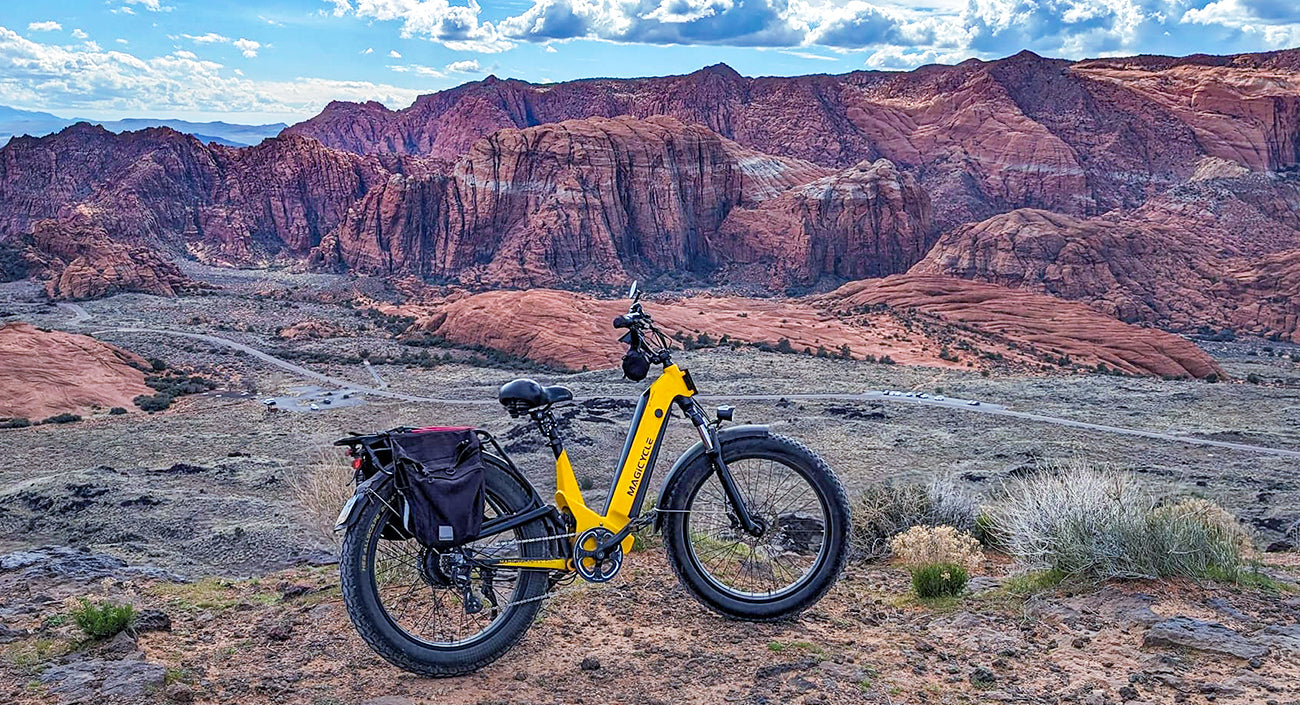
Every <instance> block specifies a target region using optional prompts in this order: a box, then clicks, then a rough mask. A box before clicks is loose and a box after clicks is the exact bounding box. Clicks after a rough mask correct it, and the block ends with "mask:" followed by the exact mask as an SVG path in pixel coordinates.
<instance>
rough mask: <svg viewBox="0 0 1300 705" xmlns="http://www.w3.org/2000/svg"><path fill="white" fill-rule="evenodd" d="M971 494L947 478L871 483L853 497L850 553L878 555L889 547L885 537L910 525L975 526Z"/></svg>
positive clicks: (889, 537) (892, 535)
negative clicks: (924, 481) (852, 550)
mask: <svg viewBox="0 0 1300 705" xmlns="http://www.w3.org/2000/svg"><path fill="white" fill-rule="evenodd" d="M976 512H977V509H976V501H975V497H973V496H972V495H970V494H968V493H966V492H964V491H963V490H961V489H960V488H959V487H957V485H956V483H954V482H953V481H952V480H951V479H950V478H936V479H934V480H931V481H930V482H928V483H906V484H894V483H882V484H879V485H872V486H870V487H868V488H867V489H866V490H864V491H863V492H862V493H861V494H859V495H858V496H857V497H856V498H855V499H854V506H853V533H852V535H851V541H852V544H853V549H854V553H856V554H857V555H858V556H860V557H864V558H880V557H882V556H885V555H887V554H888V553H889V551H890V546H889V540H890V539H891V538H893V537H894V536H896V535H897V534H901V533H903V532H904V531H907V530H908V529H910V528H912V527H914V526H940V525H947V526H953V527H956V528H958V529H962V530H965V531H970V530H972V529H974V528H975V517H976Z"/></svg>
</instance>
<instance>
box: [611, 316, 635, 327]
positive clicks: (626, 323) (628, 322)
mask: <svg viewBox="0 0 1300 705" xmlns="http://www.w3.org/2000/svg"><path fill="white" fill-rule="evenodd" d="M633 325H635V323H634V322H633V320H632V317H631V316H619V317H618V318H615V319H614V327H615V328H631V327H632V326H633Z"/></svg>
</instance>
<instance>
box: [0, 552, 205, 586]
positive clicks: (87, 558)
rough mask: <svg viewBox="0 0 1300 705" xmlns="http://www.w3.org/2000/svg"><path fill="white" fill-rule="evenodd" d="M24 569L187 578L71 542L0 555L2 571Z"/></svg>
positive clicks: (57, 574)
mask: <svg viewBox="0 0 1300 705" xmlns="http://www.w3.org/2000/svg"><path fill="white" fill-rule="evenodd" d="M17 571H22V574H23V575H26V576H29V577H30V578H35V577H50V578H75V579H88V580H95V579H99V578H116V579H123V578H128V577H146V578H156V579H158V580H169V581H172V582H185V578H184V577H182V576H180V575H176V574H175V573H169V572H167V571H165V570H162V569H161V568H155V567H153V566H133V565H128V564H127V562H126V561H124V560H122V559H120V558H115V557H113V556H110V555H108V554H105V553H97V552H94V551H91V550H88V549H85V548H80V549H78V548H69V547H68V546H42V547H40V548H33V549H31V550H27V551H14V552H13V553H6V554H4V555H0V573H12V572H17Z"/></svg>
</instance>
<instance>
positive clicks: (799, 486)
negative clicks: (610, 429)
mask: <svg viewBox="0 0 1300 705" xmlns="http://www.w3.org/2000/svg"><path fill="white" fill-rule="evenodd" d="M722 457H723V459H724V460H725V461H726V463H727V468H728V469H729V470H730V472H731V474H732V476H733V477H734V478H735V480H736V484H737V486H738V488H739V490H740V493H741V495H742V497H743V498H744V502H745V507H746V508H747V509H748V510H749V512H750V514H751V515H752V516H753V517H754V519H755V520H756V521H758V522H759V524H760V525H761V526H762V532H761V534H760V535H759V536H753V535H751V534H749V533H748V532H746V531H745V530H744V529H742V528H741V527H740V523H739V520H738V519H737V517H736V515H735V512H734V511H733V510H732V508H731V504H730V502H728V501H727V498H726V494H725V493H724V492H723V489H722V484H721V482H719V480H718V479H717V475H716V473H715V472H714V471H713V468H712V466H711V465H710V463H709V461H708V458H706V457H703V456H701V457H700V458H699V459H698V460H697V461H695V462H693V463H692V464H690V465H689V466H687V467H686V468H684V469H683V470H682V471H681V473H680V474H679V475H677V476H676V477H675V478H673V481H672V482H673V485H672V486H671V487H669V488H668V489H667V493H666V494H667V501H666V503H665V506H664V507H662V508H661V509H664V510H667V511H666V519H665V521H664V546H665V550H666V551H667V554H668V561H669V562H670V563H671V564H672V566H673V570H674V571H676V573H677V576H678V578H679V579H680V580H681V581H682V584H683V585H685V586H686V588H687V589H688V590H690V592H691V594H692V595H694V596H695V598H696V599H698V600H699V601H700V602H701V603H703V604H704V605H705V606H706V607H709V608H710V609H712V610H714V611H717V612H719V613H721V614H723V615H726V616H729V617H735V618H738V619H747V620H756V621H766V620H776V619H782V618H786V617H790V616H793V615H796V614H798V613H799V612H801V611H803V610H804V609H807V608H808V607H810V606H811V605H813V604H814V603H816V602H817V601H818V600H819V599H821V597H822V596H823V595H825V594H826V591H827V590H829V589H830V588H831V586H832V585H834V584H835V580H836V579H837V578H838V577H839V574H840V571H841V570H842V569H843V567H844V561H845V559H846V558H847V556H848V534H849V505H848V499H847V498H846V496H845V494H844V488H843V487H841V486H840V483H839V480H838V479H837V478H836V477H835V474H834V473H833V472H831V469H830V468H829V467H827V465H826V463H825V462H824V461H822V459H821V458H820V457H818V456H817V454H816V453H814V452H812V451H811V450H809V449H808V448H807V447H806V446H804V445H803V444H802V443H799V442H798V441H795V440H793V439H790V438H785V437H782V436H761V437H749V438H738V439H735V440H731V441H726V442H724V443H723V446H722Z"/></svg>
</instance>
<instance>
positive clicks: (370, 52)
mask: <svg viewBox="0 0 1300 705" xmlns="http://www.w3.org/2000/svg"><path fill="white" fill-rule="evenodd" d="M361 53H362V54H373V53H375V48H374V47H366V50H365V51H363V52H361Z"/></svg>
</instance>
